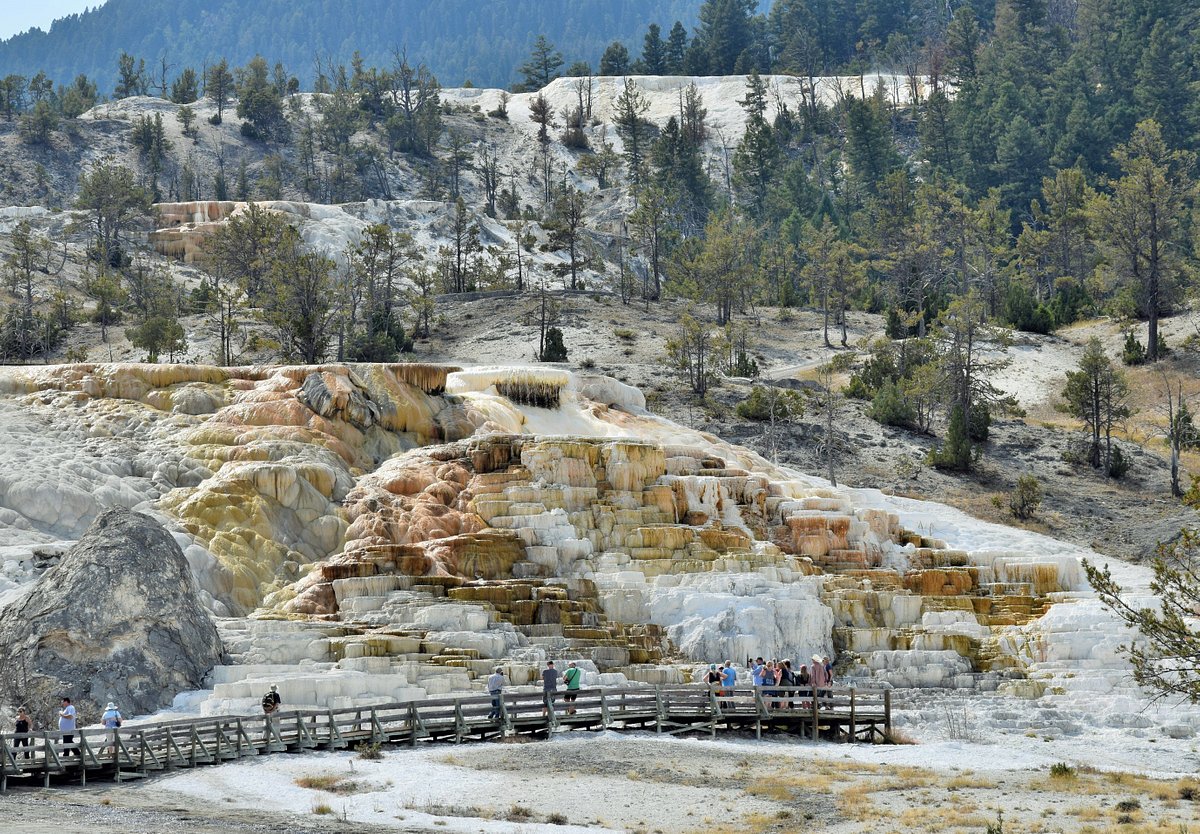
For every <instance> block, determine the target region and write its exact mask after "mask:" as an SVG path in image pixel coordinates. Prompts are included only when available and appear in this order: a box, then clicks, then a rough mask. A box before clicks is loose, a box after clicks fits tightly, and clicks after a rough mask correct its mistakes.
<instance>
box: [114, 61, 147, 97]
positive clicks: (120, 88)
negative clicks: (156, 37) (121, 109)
mask: <svg viewBox="0 0 1200 834" xmlns="http://www.w3.org/2000/svg"><path fill="white" fill-rule="evenodd" d="M145 94H146V62H145V61H144V60H143V59H141V58H134V57H133V56H132V55H130V54H129V53H127V52H122V53H121V56H120V57H119V58H118V59H117V86H116V88H115V89H114V90H113V98H129V97H130V96H142V95H145Z"/></svg>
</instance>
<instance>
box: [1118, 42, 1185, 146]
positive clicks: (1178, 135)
mask: <svg viewBox="0 0 1200 834" xmlns="http://www.w3.org/2000/svg"><path fill="white" fill-rule="evenodd" d="M1194 75H1195V71H1194V70H1193V69H1192V68H1191V67H1189V60H1188V51H1187V49H1186V48H1185V47H1184V46H1183V44H1182V43H1180V41H1179V38H1177V37H1176V35H1175V32H1174V31H1172V28H1171V26H1170V24H1169V23H1168V22H1167V21H1166V20H1162V19H1160V20H1157V21H1155V23H1154V28H1153V29H1151V30H1150V42H1149V44H1148V45H1147V46H1146V49H1145V51H1144V52H1142V60H1141V63H1140V64H1139V65H1138V68H1137V86H1135V87H1134V91H1133V92H1134V98H1135V100H1136V101H1137V104H1138V108H1139V110H1138V115H1139V116H1140V117H1141V118H1144V119H1153V120H1154V121H1155V122H1157V123H1158V124H1159V125H1160V126H1161V128H1162V134H1163V141H1164V142H1166V144H1167V146H1168V147H1172V148H1189V147H1194V146H1195V145H1196V137H1195V132H1194V131H1193V130H1192V126H1191V123H1190V116H1191V104H1192V101H1193V97H1192V95H1191V93H1190V91H1189V86H1191V85H1190V83H1189V82H1191V81H1192V80H1193V78H1194Z"/></svg>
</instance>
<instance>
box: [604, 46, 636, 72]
mask: <svg viewBox="0 0 1200 834" xmlns="http://www.w3.org/2000/svg"><path fill="white" fill-rule="evenodd" d="M600 74H601V75H628V74H629V50H628V49H626V48H625V44H623V43H621V42H620V41H613V42H612V43H610V44H609V45H608V48H607V49H605V50H604V54H603V55H601V56H600Z"/></svg>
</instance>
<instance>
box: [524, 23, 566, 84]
mask: <svg viewBox="0 0 1200 834" xmlns="http://www.w3.org/2000/svg"><path fill="white" fill-rule="evenodd" d="M562 66H563V56H562V53H561V52H559V51H558V50H556V49H555V48H554V44H552V43H550V41H549V40H547V39H546V36H545V35H538V36H537V40H535V41H534V42H533V49H532V50H531V52H530V55H529V60H528V61H526V62H525V63H524V64H522V65H521V67H520V69H519V70H517V71H518V72H520V73H521V75H523V76H524V77H525V82H524V85H523V86H524V88H525V89H526V90H528V91H530V92H533V91H536V90H540V89H542V88H543V87H545V86H546V85H547V84H549V83H550V82H551V81H553V80H554V79H556V78H558V76H559V75H560V73H559V70H560V69H562Z"/></svg>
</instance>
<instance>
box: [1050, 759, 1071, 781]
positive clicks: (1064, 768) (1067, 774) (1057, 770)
mask: <svg viewBox="0 0 1200 834" xmlns="http://www.w3.org/2000/svg"><path fill="white" fill-rule="evenodd" d="M1050 778H1051V779H1074V778H1075V768H1073V767H1071V766H1070V765H1069V764H1067V763H1066V762H1055V763H1054V764H1052V765H1050Z"/></svg>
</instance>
